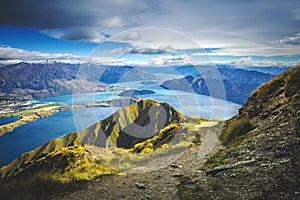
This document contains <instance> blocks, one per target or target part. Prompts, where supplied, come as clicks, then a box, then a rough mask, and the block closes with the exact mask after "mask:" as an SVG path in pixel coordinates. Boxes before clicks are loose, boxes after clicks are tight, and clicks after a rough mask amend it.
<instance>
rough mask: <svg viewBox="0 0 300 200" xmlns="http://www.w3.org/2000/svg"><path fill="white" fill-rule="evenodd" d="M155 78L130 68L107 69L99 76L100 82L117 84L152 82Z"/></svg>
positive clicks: (116, 67) (114, 67)
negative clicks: (141, 81)
mask: <svg viewBox="0 0 300 200" xmlns="http://www.w3.org/2000/svg"><path fill="white" fill-rule="evenodd" d="M156 78H157V77H156V76H155V75H152V74H149V73H147V72H145V71H143V70H141V69H138V68H135V67H132V66H113V67H107V68H106V69H105V70H104V72H103V73H102V74H101V77H100V79H99V80H100V81H102V82H104V83H118V82H126V81H140V80H153V79H156Z"/></svg>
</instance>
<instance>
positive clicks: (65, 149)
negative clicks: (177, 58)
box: [0, 67, 300, 199]
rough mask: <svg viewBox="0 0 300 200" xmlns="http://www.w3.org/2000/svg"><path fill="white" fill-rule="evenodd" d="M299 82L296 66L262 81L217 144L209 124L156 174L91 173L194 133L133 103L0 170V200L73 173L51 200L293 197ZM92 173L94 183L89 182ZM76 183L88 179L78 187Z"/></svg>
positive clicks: (299, 149) (162, 110)
mask: <svg viewBox="0 0 300 200" xmlns="http://www.w3.org/2000/svg"><path fill="white" fill-rule="evenodd" d="M299 78H300V67H296V68H293V69H291V70H288V71H286V72H284V73H283V74H281V75H279V76H276V77H274V78H273V79H272V80H270V81H268V82H267V83H265V84H263V85H262V86H261V87H259V88H258V89H257V90H255V91H254V92H253V94H252V95H251V97H250V98H249V99H248V100H247V101H246V103H245V104H244V106H243V107H242V108H241V109H240V110H239V113H238V115H236V116H234V117H233V118H231V119H229V120H227V121H225V125H224V127H223V128H222V131H221V132H220V133H217V135H218V136H219V137H218V138H215V139H216V140H219V142H216V143H211V140H214V137H215V136H214V134H215V133H214V131H215V129H216V127H212V128H211V129H209V128H206V129H203V131H204V132H201V135H200V136H199V137H200V138H201V140H200V146H197V145H191V146H190V148H189V150H187V153H185V154H184V155H183V156H182V157H181V158H180V159H179V160H177V161H176V163H173V164H171V165H169V166H167V167H166V168H164V169H161V170H157V171H151V172H150V173H145V172H142V173H140V174H134V175H133V174H131V173H129V174H120V175H111V176H99V175H101V174H114V173H117V172H116V171H115V170H114V169H112V168H110V167H109V166H107V165H106V161H107V160H109V161H110V163H117V164H118V165H121V164H124V165H126V166H127V165H128V163H127V162H122V163H119V162H120V160H118V159H116V157H115V156H116V155H117V156H118V157H125V158H126V159H133V160H134V159H137V158H136V157H134V156H132V155H131V154H129V152H131V153H132V152H134V153H137V154H145V155H148V154H147V153H149V152H153V151H154V150H155V151H158V152H164V151H161V150H162V149H164V148H166V147H165V146H168V144H170V141H171V140H174V139H176V137H177V136H178V134H179V136H180V137H181V138H185V137H187V136H188V134H189V131H188V129H186V128H180V127H181V126H185V127H190V128H189V129H191V127H194V128H195V127H196V129H197V131H198V130H199V129H198V126H199V122H200V121H199V119H192V118H188V117H186V116H184V115H182V114H181V113H179V112H178V111H177V110H176V109H174V108H172V107H171V106H170V105H168V104H166V103H159V102H156V101H153V100H141V101H139V102H137V103H134V104H131V105H129V106H126V107H124V108H122V109H120V110H119V111H117V112H116V113H115V114H113V115H112V116H110V117H108V118H106V119H104V120H102V121H100V122H97V123H95V124H94V125H92V126H90V127H89V128H87V129H84V130H82V131H80V132H78V133H70V134H68V135H66V136H65V137H63V138H59V139H55V140H51V141H49V142H47V143H45V144H44V145H42V146H40V147H39V148H37V149H35V150H33V151H31V152H28V153H25V154H23V155H21V156H20V157H18V158H17V159H15V160H14V161H13V162H12V163H10V164H9V165H8V166H4V167H2V168H1V169H0V174H1V177H2V179H1V184H0V186H1V187H2V188H4V189H2V190H1V194H0V197H7V196H8V195H10V196H14V195H20V194H17V192H16V191H15V190H16V189H19V187H17V186H18V184H21V185H22V183H23V182H24V184H25V186H24V185H22V187H24V188H25V189H24V190H21V191H23V193H24V191H25V193H26V194H27V195H28V194H29V193H28V189H26V187H32V185H33V186H34V187H39V188H40V193H38V194H35V195H41V192H42V191H43V188H42V186H41V185H42V184H44V187H45V188H47V191H48V193H49V190H51V188H57V187H54V186H53V185H57V184H59V182H54V184H51V183H52V182H53V177H56V178H57V177H60V178H62V180H66V179H67V178H70V177H73V176H75V175H76V176H77V178H78V179H75V180H73V181H75V182H76V184H79V185H81V187H76V188H77V189H76V190H77V191H71V192H70V193H69V192H67V191H64V190H63V191H60V193H61V195H59V196H57V195H58V194H57V189H54V190H53V191H52V193H51V194H52V195H54V196H52V198H54V199H69V198H72V197H73V198H75V197H76V198H77V197H78V198H81V197H82V196H84V197H86V198H90V199H95V198H102V197H103V198H106V199H122V198H127V197H128V198H129V197H130V198H133V199H134V198H144V197H145V198H147V197H148V198H149V196H150V195H151V198H153V199H163V198H165V199H298V198H299V192H298V191H299V184H300V182H299V168H300V159H299V153H300V137H299V136H300V118H299V116H300V115H299V114H300V113H299V111H300V104H299V102H300V91H299V90H300V87H299V81H300V79H299ZM193 124H198V125H196V126H192V125H193ZM217 127H219V125H218V126H217ZM197 131H196V132H197ZM107 139H108V140H109V142H107V141H108V140H107ZM198 139H199V138H198ZM83 143H84V144H85V145H84V146H82V145H83ZM176 144H178V141H177V140H175V146H176ZM207 145H208V146H207ZM103 147H105V148H103ZM106 147H110V148H108V149H107V148H106ZM116 147H117V148H116ZM207 149H208V150H209V151H208V152H206V150H207ZM211 150H212V151H211ZM93 151H94V152H97V154H93V153H91V152H93ZM202 154H203V155H202ZM154 155H158V154H154ZM105 156H106V157H105ZM201 156H203V157H201ZM146 157H147V156H146ZM198 157H199V158H198ZM162 159H167V158H166V157H162ZM126 161H127V160H126ZM163 162H167V160H164V161H163ZM178 163H180V164H178ZM160 164H161V163H160ZM100 172H101V173H100ZM83 173H84V174H87V177H86V176H83ZM49 174H50V175H51V176H50V178H49ZM93 174H94V175H95V174H96V175H98V176H97V178H95V179H93V177H95V176H93ZM40 177H46V178H44V179H41V178H40ZM47 177H48V178H47ZM4 178H5V179H4ZM31 179H32V180H33V181H35V180H38V184H36V183H33V182H28V180H31ZM82 179H84V180H91V179H92V180H91V181H88V182H78V180H82ZM41 180H44V182H42V181H41ZM45 180H46V183H45ZM67 180H69V179H67ZM7 181H8V182H7ZM10 181H11V182H10ZM28 183H30V184H28ZM59 187H63V185H59ZM72 187H73V189H74V185H72ZM164 187H167V188H166V189H164ZM13 188H15V190H14V189H13ZM31 189H33V188H31ZM17 191H19V190H17ZM99 191H101V192H99ZM102 191H106V193H102ZM128 191H130V195H129V196H128ZM149 194H150V195H149ZM5 195H6V196H5ZM35 197H41V196H35Z"/></svg>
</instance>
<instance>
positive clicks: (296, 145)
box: [178, 67, 300, 200]
mask: <svg viewBox="0 0 300 200" xmlns="http://www.w3.org/2000/svg"><path fill="white" fill-rule="evenodd" d="M299 82H300V67H296V68H293V69H290V70H287V71H285V72H284V73H282V74H281V75H278V76H276V77H275V78H274V79H272V80H271V81H269V82H267V83H265V84H264V85H262V86H261V87H259V88H258V89H257V90H256V91H255V92H253V94H252V95H251V97H250V98H249V99H248V101H247V102H246V103H245V105H244V106H243V107H242V108H241V109H240V110H239V114H238V115H237V116H235V117H233V118H232V119H230V120H228V121H227V122H226V124H225V126H224V128H223V131H222V133H221V136H220V140H221V143H222V144H223V147H221V148H220V149H219V150H218V151H217V152H216V153H215V154H213V155H212V156H211V157H210V158H209V159H208V160H207V161H206V163H205V165H204V167H203V169H204V170H205V171H206V175H205V173H204V175H196V174H195V175H193V176H188V177H185V178H183V179H182V182H181V184H180V186H179V188H178V189H179V194H180V197H184V198H185V199H295V200H296V199H299V184H300V179H299V177H300V176H299V175H300V174H299V169H300V157H299V154H300V86H299ZM199 176H200V177H199Z"/></svg>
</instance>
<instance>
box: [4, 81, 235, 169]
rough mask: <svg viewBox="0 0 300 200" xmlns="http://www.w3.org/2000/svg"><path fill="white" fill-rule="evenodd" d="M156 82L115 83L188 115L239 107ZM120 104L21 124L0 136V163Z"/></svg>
mask: <svg viewBox="0 0 300 200" xmlns="http://www.w3.org/2000/svg"><path fill="white" fill-rule="evenodd" d="M159 84H160V83H158V84H152V85H142V84H140V83H139V82H126V83H119V84H118V85H119V86H123V87H126V88H127V89H131V88H133V89H139V90H141V89H149V90H152V91H154V92H156V93H155V94H150V95H143V96H141V97H143V98H151V99H155V100H157V101H160V102H167V103H169V104H170V105H172V106H174V107H175V108H177V109H178V110H179V111H180V112H183V113H184V114H186V115H188V116H198V117H205V118H210V119H228V118H230V117H232V116H233V115H235V114H237V112H238V109H239V108H240V107H241V105H239V104H235V103H232V102H229V101H223V100H218V99H214V98H211V97H209V96H204V95H197V94H193V93H188V92H182V91H170V90H165V89H162V88H161V87H159ZM120 92H121V91H115V92H102V93H95V94H77V95H62V96H58V97H49V98H46V99H39V100H38V101H41V102H61V103H65V104H69V105H70V104H72V102H73V103H83V102H93V101H105V100H110V99H115V98H119V96H118V94H119V93H120ZM119 108H120V107H113V108H111V107H97V108H82V109H75V110H73V111H72V110H66V111H62V112H59V113H56V114H54V115H52V116H50V117H47V118H42V119H38V120H36V121H34V122H31V123H28V124H25V125H23V126H20V127H18V128H16V129H14V130H13V131H12V132H10V133H7V134H5V135H3V136H1V137H0V152H1V156H0V166H3V165H6V164H8V163H9V162H11V161H12V160H13V159H14V158H16V157H17V156H19V155H20V154H22V153H24V152H27V151H30V150H33V149H35V148H36V147H38V146H40V145H42V144H44V143H45V142H47V141H48V140H50V139H53V138H59V137H62V136H64V135H66V134H68V133H70V132H76V131H79V130H81V129H84V128H87V127H88V126H90V125H92V124H94V123H95V122H97V121H100V120H101V119H104V118H106V117H108V116H109V115H111V114H112V113H113V112H115V111H116V110H118V109H119Z"/></svg>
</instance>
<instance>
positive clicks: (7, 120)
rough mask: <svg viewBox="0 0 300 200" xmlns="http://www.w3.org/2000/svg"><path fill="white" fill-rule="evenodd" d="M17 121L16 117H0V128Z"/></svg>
mask: <svg viewBox="0 0 300 200" xmlns="http://www.w3.org/2000/svg"><path fill="white" fill-rule="evenodd" d="M18 119H19V118H18V117H0V126H1V125H3V124H8V123H11V122H14V121H17V120H18Z"/></svg>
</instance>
